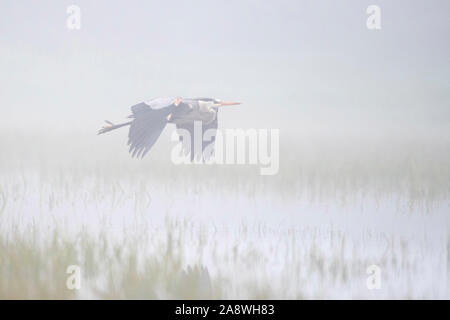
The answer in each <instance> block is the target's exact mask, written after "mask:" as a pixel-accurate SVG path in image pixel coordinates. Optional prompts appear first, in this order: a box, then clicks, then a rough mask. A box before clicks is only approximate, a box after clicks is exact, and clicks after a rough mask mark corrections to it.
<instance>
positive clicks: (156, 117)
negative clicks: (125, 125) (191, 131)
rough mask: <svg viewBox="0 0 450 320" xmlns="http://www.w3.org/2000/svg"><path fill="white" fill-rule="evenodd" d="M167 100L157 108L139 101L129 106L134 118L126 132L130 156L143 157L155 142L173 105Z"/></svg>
mask: <svg viewBox="0 0 450 320" xmlns="http://www.w3.org/2000/svg"><path fill="white" fill-rule="evenodd" d="M172 102H173V100H171V102H169V100H167V101H166V102H165V103H166V105H165V106H163V105H162V103H161V104H160V105H159V108H153V107H152V106H151V105H149V104H146V103H139V104H137V105H134V106H132V107H131V111H132V112H133V114H132V115H131V116H130V118H134V120H133V122H132V123H131V125H130V131H129V133H128V145H129V146H130V149H129V152H130V153H131V156H132V157H138V158H139V157H141V158H142V157H144V156H145V155H146V154H147V152H148V151H149V150H150V149H151V147H152V146H153V145H154V144H155V142H156V140H158V137H159V136H160V135H161V132H162V131H163V129H164V127H165V126H166V124H167V116H168V115H169V114H171V113H172V111H173V110H174V108H175V105H174V104H173V103H172Z"/></svg>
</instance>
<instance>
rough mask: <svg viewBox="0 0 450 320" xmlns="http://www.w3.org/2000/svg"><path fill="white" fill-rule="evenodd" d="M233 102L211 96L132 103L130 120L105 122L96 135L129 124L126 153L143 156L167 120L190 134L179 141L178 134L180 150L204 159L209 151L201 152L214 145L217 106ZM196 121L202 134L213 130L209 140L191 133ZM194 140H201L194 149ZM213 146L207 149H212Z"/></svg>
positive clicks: (192, 156)
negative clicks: (116, 122) (187, 137)
mask: <svg viewBox="0 0 450 320" xmlns="http://www.w3.org/2000/svg"><path fill="white" fill-rule="evenodd" d="M236 104H239V103H237V102H222V101H220V100H218V99H212V98H194V99H182V98H175V97H169V98H156V99H152V100H150V101H147V102H141V103H139V104H136V105H134V106H132V107H131V112H132V114H131V115H130V116H129V117H128V118H131V119H133V120H131V121H128V122H124V123H120V124H117V125H116V124H113V123H111V122H110V121H106V123H107V125H106V126H104V127H103V128H102V129H100V131H99V132H98V134H103V133H106V132H109V131H112V130H115V129H118V128H121V127H124V126H128V125H129V126H130V130H129V133H128V146H129V152H130V154H131V156H132V157H137V158H143V157H144V156H145V155H146V154H147V153H148V152H149V151H150V149H151V148H152V147H153V145H154V144H155V143H156V141H157V140H158V138H159V136H160V135H161V133H162V131H163V130H164V128H165V127H166V125H167V123H174V124H175V125H176V128H177V131H178V132H179V133H180V130H186V131H187V132H188V133H189V135H190V141H183V137H184V135H183V134H180V141H181V142H182V146H183V150H184V153H185V154H190V157H191V160H194V159H207V158H209V157H210V156H211V155H212V153H209V154H205V153H204V152H205V150H206V148H207V147H208V146H210V145H211V144H213V146H214V142H215V132H216V130H217V128H218V119H217V114H218V112H219V107H220V106H225V105H236ZM197 121H198V123H199V124H200V125H201V128H202V130H201V132H202V133H203V134H204V133H205V132H206V131H207V130H209V129H211V130H213V134H212V137H211V139H210V140H209V141H204V140H203V137H196V136H195V135H196V131H195V130H194V128H195V122H197ZM197 139H198V140H197ZM195 141H201V143H200V148H195ZM213 146H212V147H210V148H208V149H209V150H214V149H213ZM197 149H198V150H197Z"/></svg>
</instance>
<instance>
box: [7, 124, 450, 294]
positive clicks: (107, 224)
mask: <svg viewBox="0 0 450 320" xmlns="http://www.w3.org/2000/svg"><path fill="white" fill-rule="evenodd" d="M122 143H123V141H118V138H115V137H109V138H108V139H104V140H102V141H101V142H100V140H98V139H93V138H92V137H90V136H85V135H83V134H81V135H78V136H73V137H72V136H65V137H64V138H62V137H58V136H57V135H55V136H50V135H43V136H39V135H29V134H24V135H22V136H18V135H16V134H13V133H8V132H5V133H4V134H3V135H2V140H1V141H0V144H1V147H2V150H8V152H5V153H4V154H2V157H1V158H0V298H3V299H13V298H19V299H32V298H41V299H55V298H57V299H61V298H62V299H77V298H100V299H116V298H119V299H130V298H137V299H158V298H173V299H183V298H185V299H215V298H218V299H221V298H255V299H265V298H276V299H278V298H288V299H303V298H306V299H307V298H386V297H388V298H448V297H449V289H448V288H449V280H448V279H450V278H449V277H448V274H449V271H450V236H449V230H450V228H449V226H450V223H449V222H450V220H449V215H448V212H449V193H450V185H449V181H450V165H449V164H450V149H449V144H448V141H447V140H445V139H442V138H440V139H436V138H432V139H431V138H430V139H426V138H421V139H404V140H399V141H392V140H391V141H389V143H387V142H386V141H385V140H379V141H378V140H367V139H360V140H357V139H356V140H351V139H350V140H349V139H344V140H339V139H337V138H336V139H334V140H333V139H324V140H317V141H306V140H299V141H295V143H293V141H288V140H284V141H282V145H281V154H280V172H279V174H278V175H276V176H260V175H259V170H258V168H257V167H254V166H248V165H243V166H215V165H212V166H195V165H190V166H175V165H172V164H171V163H170V161H169V155H170V150H168V149H165V148H164V147H163V146H162V145H161V144H160V145H157V146H156V148H155V150H152V153H151V154H150V155H149V157H148V158H146V159H144V160H143V161H136V160H130V159H129V158H128V156H127V154H126V151H125V150H124V146H123V145H122ZM372 264H376V265H378V266H380V268H381V270H382V271H383V278H382V289H381V290H375V291H370V290H368V289H367V287H366V285H365V283H366V278H367V274H366V268H367V267H368V266H369V265H372ZM69 265H79V266H80V267H81V270H82V286H81V289H80V290H69V289H67V287H66V280H67V277H68V274H66V269H67V267H68V266H69Z"/></svg>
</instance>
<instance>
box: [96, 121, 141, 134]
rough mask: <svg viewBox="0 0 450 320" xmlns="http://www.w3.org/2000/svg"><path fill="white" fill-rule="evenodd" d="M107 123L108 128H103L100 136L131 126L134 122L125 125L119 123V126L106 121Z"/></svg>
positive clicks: (99, 132)
mask: <svg viewBox="0 0 450 320" xmlns="http://www.w3.org/2000/svg"><path fill="white" fill-rule="evenodd" d="M105 122H106V126H103V127H102V128H101V129H100V130H99V131H98V134H102V133H106V132H109V131H111V130H115V129H119V128H122V127H125V126H128V125H130V124H131V123H132V122H133V121H128V122H124V123H119V124H114V123H112V122H111V121H108V120H105Z"/></svg>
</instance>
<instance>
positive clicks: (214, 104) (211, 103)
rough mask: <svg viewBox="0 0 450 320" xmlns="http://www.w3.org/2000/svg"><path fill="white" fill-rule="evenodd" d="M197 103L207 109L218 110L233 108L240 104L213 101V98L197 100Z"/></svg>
mask: <svg viewBox="0 0 450 320" xmlns="http://www.w3.org/2000/svg"><path fill="white" fill-rule="evenodd" d="M197 101H198V103H199V104H200V105H202V106H205V107H207V108H212V107H215V108H218V107H223V106H234V105H238V104H241V103H240V102H231V101H222V100H219V99H213V98H198V99H197Z"/></svg>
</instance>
